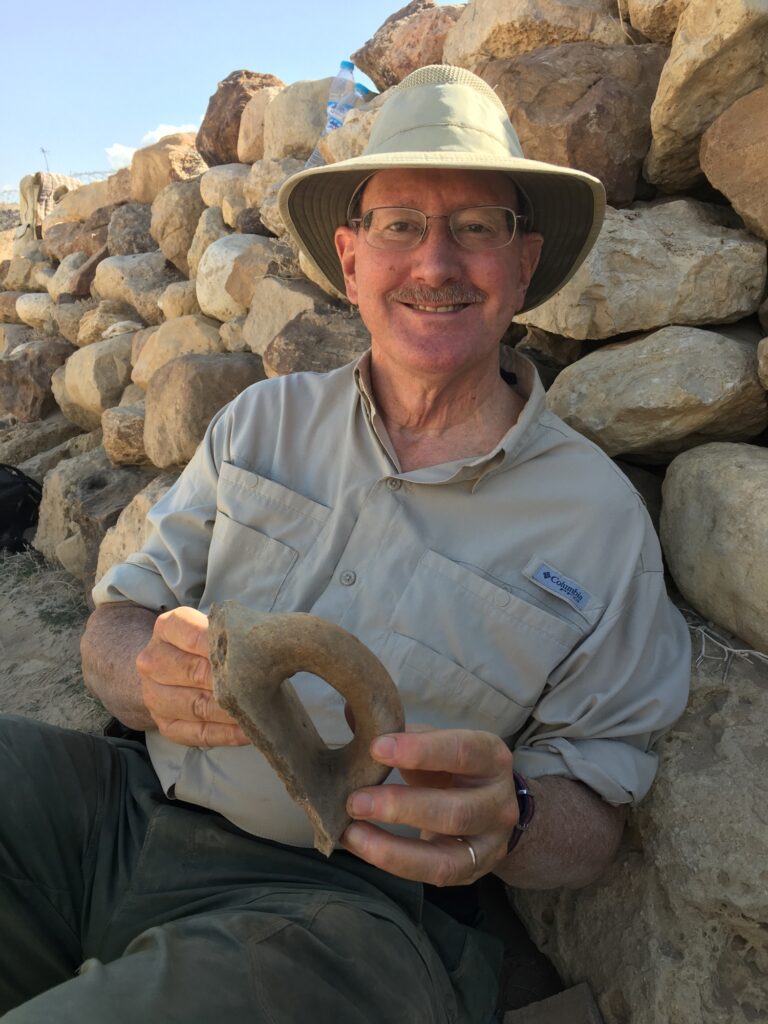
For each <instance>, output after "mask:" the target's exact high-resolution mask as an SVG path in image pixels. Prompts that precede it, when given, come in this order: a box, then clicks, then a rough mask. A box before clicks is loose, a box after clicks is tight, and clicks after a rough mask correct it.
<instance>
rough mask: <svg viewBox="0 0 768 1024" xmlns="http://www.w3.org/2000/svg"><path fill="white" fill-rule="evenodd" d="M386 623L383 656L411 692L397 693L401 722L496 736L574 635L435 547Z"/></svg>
mask: <svg viewBox="0 0 768 1024" xmlns="http://www.w3.org/2000/svg"><path fill="white" fill-rule="evenodd" d="M391 628H392V634H391V635H390V637H389V639H388V642H387V647H388V649H389V651H388V653H389V660H390V661H391V662H392V663H393V665H397V668H396V669H395V671H397V673H398V676H399V679H398V683H399V685H400V687H401V689H402V690H404V691H408V690H409V689H410V690H411V691H412V692H411V693H410V694H406V693H405V692H404V696H407V698H409V699H411V700H412V701H413V703H414V708H415V710H414V712H413V713H412V714H411V716H410V720H411V721H417V720H422V721H428V722H431V724H433V725H439V726H447V725H448V724H449V721H450V719H451V718H452V719H453V722H452V724H454V725H455V724H457V720H464V721H466V723H467V725H468V727H472V728H486V729H492V731H494V732H498V733H499V734H501V735H508V734H510V733H511V732H513V731H515V730H516V729H518V728H520V727H521V726H522V724H523V722H524V721H525V720H526V719H527V718H528V714H529V712H530V709H531V708H532V707H533V706H534V705H535V704H536V702H537V701H538V699H539V697H540V695H541V693H542V690H543V689H544V688H545V686H546V683H547V679H548V677H549V675H550V673H551V672H552V670H553V669H554V668H555V666H556V665H557V664H559V662H561V661H562V660H563V658H565V657H566V655H567V654H568V653H569V652H570V651H571V650H572V649H573V648H574V646H575V645H576V644H577V643H578V642H579V640H580V639H581V638H582V636H583V630H581V629H580V628H579V627H578V626H576V625H574V624H573V623H571V622H568V621H566V620H565V619H561V618H559V617H558V616H556V615H554V614H552V613H550V612H547V611H544V610H543V609H542V608H539V607H537V606H536V605H534V604H531V603H529V602H528V601H525V600H523V599H522V598H520V597H518V596H517V595H516V594H512V593H509V592H508V591H507V590H505V589H504V588H503V587H501V586H498V585H496V584H494V583H491V582H489V581H488V580H486V579H484V578H483V577H482V576H479V575H478V574H477V573H474V572H472V570H471V569H467V568H466V567H465V566H463V565H458V564H457V563H455V562H452V561H451V560H450V559H448V558H445V557H444V556H443V555H440V554H438V553H437V552H435V551H426V552H425V553H424V555H423V556H422V557H421V559H420V560H419V563H418V565H417V567H416V570H415V572H414V573H413V576H412V577H411V579H410V581H409V582H408V585H407V586H406V588H405V590H404V592H403V594H402V597H401V599H400V600H399V601H398V603H397V606H396V607H395V610H394V613H393V618H392V623H391ZM585 629H586V627H585ZM446 708H448V709H449V710H448V711H447V712H446V710H445V709H446ZM446 715H447V716H448V717H447V718H446Z"/></svg>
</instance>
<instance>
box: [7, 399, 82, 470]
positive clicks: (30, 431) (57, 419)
mask: <svg viewBox="0 0 768 1024" xmlns="http://www.w3.org/2000/svg"><path fill="white" fill-rule="evenodd" d="M79 433H80V431H79V429H78V428H77V426H76V425H75V424H74V423H70V422H69V420H66V419H65V418H64V417H63V416H62V415H61V413H60V412H59V411H58V409H56V410H55V411H54V412H52V413H49V415H48V416H46V417H45V419H41V420H38V421H37V422H34V423H17V424H16V425H15V426H13V427H8V428H6V429H5V430H0V462H2V463H5V464H6V465H10V466H18V465H19V463H20V462H25V461H26V460H27V459H31V458H34V456H35V455H39V454H40V452H44V451H47V450H48V449H49V448H53V447H54V446H55V445H58V444H61V443H62V442H64V441H68V440H69V439H70V438H71V437H74V436H75V435H76V434H79Z"/></svg>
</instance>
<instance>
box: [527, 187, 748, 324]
mask: <svg viewBox="0 0 768 1024" xmlns="http://www.w3.org/2000/svg"><path fill="white" fill-rule="evenodd" d="M727 216H728V215H727V211H724V210H723V209H722V208H721V207H716V206H712V205H709V204H706V203H700V202H697V201H695V200H693V199H677V200H667V201H662V202H660V203H651V204H646V203H637V204H636V205H635V207H634V208H633V209H631V210H613V209H611V208H610V207H609V208H608V210H607V211H606V218H605V223H604V225H603V229H602V231H601V232H600V236H599V237H598V240H597V243H596V245H595V248H594V249H593V250H592V252H591V253H590V255H589V256H588V257H587V259H586V261H585V262H584V264H582V266H581V267H580V268H579V269H578V270H577V271H576V274H575V275H574V276H573V277H572V278H571V280H570V281H569V282H568V283H567V284H566V285H565V286H564V287H563V288H562V289H561V290H560V291H559V292H558V293H557V294H556V295H555V296H553V298H551V299H549V300H548V301H547V302H545V303H543V304H542V305H541V306H537V307H536V309H533V310H531V312H530V313H526V314H524V315H523V316H519V317H517V318H516V320H517V321H519V322H520V323H526V324H534V325H535V326H536V327H542V328H543V329H544V330H546V331H550V332H552V333H553V334H564V335H566V336H567V337H570V338H595V339H596V338H611V337H614V336H615V335H617V334H625V333H628V332H630V331H642V330H649V329H651V328H654V327H659V326H663V325H665V324H670V323H671V324H694V325H695V324H708V323H723V322H728V321H733V320H739V319H741V318H742V317H745V316H749V315H750V314H751V313H754V312H755V310H756V309H757V307H758V304H759V302H760V299H761V297H762V295H763V292H764V289H765V274H766V265H765V264H766V248H765V242H761V241H759V240H758V239H757V238H754V237H753V236H752V235H750V234H747V232H745V231H741V230H738V229H735V228H732V227H728V226H726V225H727Z"/></svg>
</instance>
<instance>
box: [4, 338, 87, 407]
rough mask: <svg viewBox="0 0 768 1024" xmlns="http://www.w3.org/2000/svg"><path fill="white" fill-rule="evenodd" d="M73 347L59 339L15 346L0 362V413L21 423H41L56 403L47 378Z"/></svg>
mask: <svg viewBox="0 0 768 1024" xmlns="http://www.w3.org/2000/svg"><path fill="white" fill-rule="evenodd" d="M72 351H74V350H73V347H72V346H71V345H70V344H69V342H67V341H64V339H63V338H43V339H40V340H38V341H28V342H26V343H25V344H23V345H19V346H18V347H17V348H15V349H14V350H13V352H11V354H10V355H7V356H2V357H1V358H0V409H2V410H3V412H6V413H11V414H12V415H13V416H15V417H16V418H17V419H19V420H21V421H22V423H31V422H33V421H34V420H41V419H43V418H44V417H45V416H47V415H48V413H50V412H53V411H54V409H55V408H56V403H55V400H54V397H53V392H52V391H51V376H52V374H53V372H54V370H56V369H57V367H59V366H61V364H62V363H63V362H64V360H65V359H66V358H67V356H68V355H69V354H70V353H71V352H72Z"/></svg>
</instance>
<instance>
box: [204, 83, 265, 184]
mask: <svg viewBox="0 0 768 1024" xmlns="http://www.w3.org/2000/svg"><path fill="white" fill-rule="evenodd" d="M281 84H282V83H281V81H280V79H279V78H275V76H274V75H262V74H260V73H259V72H257V71H233V72H232V73H231V74H230V75H227V77H226V78H225V79H224V81H223V82H219V84H218V86H217V87H216V92H215V93H214V94H213V96H211V98H210V99H209V100H208V109H207V110H206V112H205V117H204V118H203V122H202V124H201V125H200V130H199V131H198V133H197V148H198V150H199V151H200V153H201V154H202V156H203V159H204V160H205V161H206V163H207V164H208V166H209V167H215V166H217V165H218V164H233V163H236V162H237V139H238V135H239V134H240V119H241V117H242V113H243V110H244V108H245V106H246V104H247V103H248V101H249V100H250V99H251V97H252V96H254V95H256V94H257V93H258V92H260V91H261V90H262V89H264V88H269V87H271V86H279V85H281Z"/></svg>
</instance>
